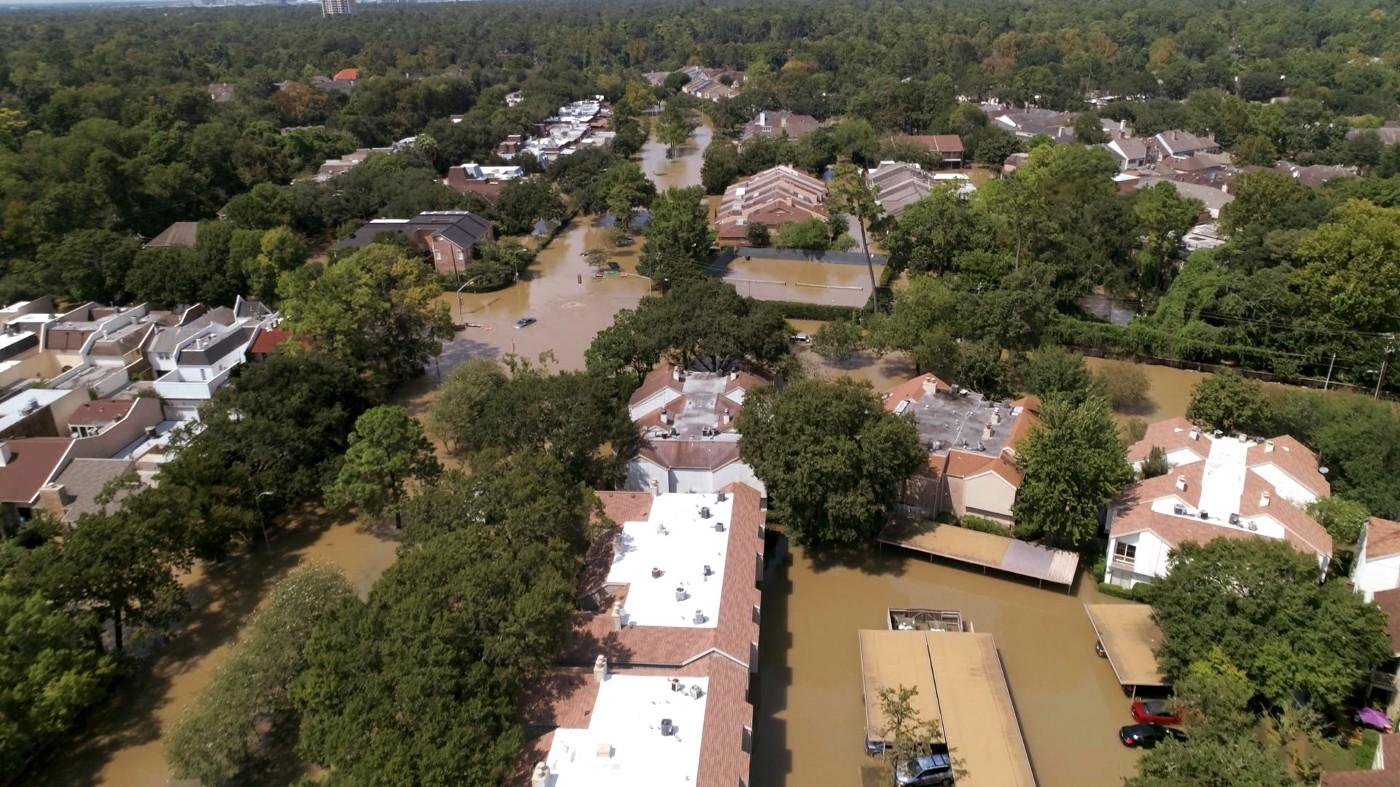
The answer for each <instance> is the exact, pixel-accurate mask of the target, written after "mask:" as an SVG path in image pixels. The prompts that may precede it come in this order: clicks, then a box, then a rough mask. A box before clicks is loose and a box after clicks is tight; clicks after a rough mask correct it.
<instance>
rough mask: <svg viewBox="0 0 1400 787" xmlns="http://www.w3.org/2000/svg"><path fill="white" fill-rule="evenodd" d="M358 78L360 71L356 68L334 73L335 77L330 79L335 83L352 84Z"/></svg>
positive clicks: (343, 69)
mask: <svg viewBox="0 0 1400 787" xmlns="http://www.w3.org/2000/svg"><path fill="white" fill-rule="evenodd" d="M359 78H360V69H358V68H342V69H340V70H339V71H337V72H335V76H333V77H331V79H333V80H335V81H337V82H342V81H343V82H354V81H355V80H357V79H359Z"/></svg>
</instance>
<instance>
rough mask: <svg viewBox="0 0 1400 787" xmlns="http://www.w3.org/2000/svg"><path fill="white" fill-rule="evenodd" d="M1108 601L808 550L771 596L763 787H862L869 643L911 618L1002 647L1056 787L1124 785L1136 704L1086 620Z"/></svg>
mask: <svg viewBox="0 0 1400 787" xmlns="http://www.w3.org/2000/svg"><path fill="white" fill-rule="evenodd" d="M1105 601H1112V600H1111V599H1107V598H1105V597H1102V596H1100V595H1099V593H1098V590H1097V589H1096V588H1095V587H1094V586H1093V584H1092V583H1091V582H1084V581H1081V583H1080V587H1079V589H1078V593H1077V595H1068V594H1066V593H1064V592H1063V591H1056V590H1049V589H1045V590H1042V589H1038V588H1036V587H1035V586H1034V585H1033V584H1027V583H1023V582H1019V581H1016V580H1013V579H1007V578H1004V577H999V576H984V575H982V574H981V573H980V572H978V571H976V570H972V569H963V568H959V567H955V566H953V565H945V564H935V563H930V562H928V561H926V560H923V559H920V558H916V557H905V556H904V555H902V554H899V553H897V552H895V551H893V550H887V551H885V552H878V551H872V552H868V553H865V554H863V555H860V556H858V557H856V558H855V559H853V560H850V561H845V562H840V561H832V560H822V561H817V560H814V559H813V558H812V557H810V556H808V555H807V554H806V553H805V552H804V551H803V550H801V549H800V548H794V549H793V553H792V555H791V556H790V558H789V559H788V562H787V565H786V566H784V567H781V568H779V569H777V570H776V571H775V572H774V574H773V576H772V578H771V579H770V580H769V582H768V583H767V584H766V585H765V586H764V592H763V629H762V633H761V640H762V641H761V643H760V650H759V659H760V678H759V689H758V694H759V697H758V705H757V708H756V710H755V716H756V718H755V723H754V739H755V744H754V745H755V750H754V757H753V778H752V782H753V784H755V785H764V787H849V785H851V784H856V783H858V780H857V772H858V769H859V768H860V767H861V766H862V765H865V764H868V763H869V762H870V761H869V760H868V759H867V757H866V755H865V753H864V751H863V749H862V740H863V738H864V735H865V728H864V716H863V711H862V708H863V705H862V700H861V675H860V656H859V652H858V647H857V644H856V631H857V630H859V629H862V628H880V629H882V628H887V623H886V620H885V614H886V612H885V611H886V609H887V608H889V607H899V606H912V607H931V608H938V609H958V610H961V611H962V613H963V616H964V617H965V618H966V619H967V620H969V621H971V623H972V624H973V626H974V627H975V629H976V630H977V631H979V632H985V633H990V634H992V635H993V636H994V637H995V638H996V644H997V648H998V650H999V651H1000V653H1001V659H1002V663H1003V665H1004V666H1005V670H1006V676H1007V680H1008V681H1009V682H1010V686H1011V694H1012V697H1013V699H1014V702H1015V704H1016V710H1017V713H1018V715H1019V717H1020V721H1021V728H1022V731H1023V733H1024V735H1025V740H1026V746H1027V748H1028V749H1029V751H1030V757H1031V762H1032V765H1033V767H1034V769H1035V773H1036V777H1037V779H1038V781H1039V783H1040V784H1041V785H1042V787H1098V786H1099V785H1105V786H1106V785H1117V784H1120V783H1121V781H1122V778H1123V777H1124V776H1127V775H1129V774H1131V773H1132V772H1133V769H1134V767H1135V762H1136V754H1135V753H1134V752H1133V751H1131V750H1127V749H1124V748H1123V747H1122V745H1121V744H1119V743H1118V740H1117V737H1116V733H1117V731H1118V728H1119V727H1121V726H1123V725H1124V724H1128V723H1131V721H1132V719H1131V716H1129V714H1128V706H1129V704H1130V700H1129V698H1128V697H1127V696H1126V695H1124V694H1123V692H1122V690H1121V689H1120V688H1119V686H1118V683H1117V681H1116V680H1115V679H1114V677H1113V670H1112V669H1111V668H1110V667H1109V665H1108V663H1107V662H1106V661H1104V660H1102V659H1100V658H1098V657H1097V656H1095V655H1094V633H1093V629H1092V628H1091V627H1090V625H1089V621H1088V618H1087V616H1085V614H1084V609H1083V605H1084V604H1085V603H1099V602H1105Z"/></svg>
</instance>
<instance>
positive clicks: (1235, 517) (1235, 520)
mask: <svg viewBox="0 0 1400 787" xmlns="http://www.w3.org/2000/svg"><path fill="white" fill-rule="evenodd" d="M1230 524H1232V525H1236V526H1238V525H1239V524H1240V515H1239V514H1231V515H1230Z"/></svg>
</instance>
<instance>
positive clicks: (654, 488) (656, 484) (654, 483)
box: [651, 478, 661, 497]
mask: <svg viewBox="0 0 1400 787" xmlns="http://www.w3.org/2000/svg"><path fill="white" fill-rule="evenodd" d="M660 494H661V482H660V481H658V480H656V479H655V478H653V479H652V480H651V496H652V497H656V496H658V495H660Z"/></svg>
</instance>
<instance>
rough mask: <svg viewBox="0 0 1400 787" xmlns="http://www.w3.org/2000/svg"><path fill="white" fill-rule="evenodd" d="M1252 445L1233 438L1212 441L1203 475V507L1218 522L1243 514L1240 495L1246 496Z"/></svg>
mask: <svg viewBox="0 0 1400 787" xmlns="http://www.w3.org/2000/svg"><path fill="white" fill-rule="evenodd" d="M1250 445H1252V443H1249V442H1247V441H1244V440H1240V439H1238V438H1234V437H1221V438H1216V439H1213V440H1211V444H1210V454H1208V455H1207V456H1206V467H1205V472H1204V473H1203V474H1202V475H1201V506H1200V507H1201V508H1202V509H1204V510H1205V511H1207V512H1209V513H1210V515H1211V516H1212V517H1215V518H1216V519H1225V518H1227V517H1228V516H1229V515H1230V514H1238V513H1239V512H1240V496H1241V495H1243V494H1244V476H1245V473H1247V472H1249V470H1248V468H1247V467H1246V462H1247V460H1248V458H1249V446H1250Z"/></svg>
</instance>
